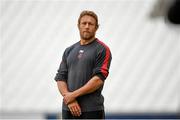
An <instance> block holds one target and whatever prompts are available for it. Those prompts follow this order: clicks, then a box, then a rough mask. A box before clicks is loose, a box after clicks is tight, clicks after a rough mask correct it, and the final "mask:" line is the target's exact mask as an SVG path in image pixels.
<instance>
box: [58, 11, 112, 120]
mask: <svg viewBox="0 0 180 120" xmlns="http://www.w3.org/2000/svg"><path fill="white" fill-rule="evenodd" d="M98 27H99V25H98V17H97V15H96V14H95V13H94V12H93V11H83V12H82V13H81V14H80V16H79V19H78V29H79V32H80V41H78V42H77V43H75V44H73V45H72V46H70V47H68V48H66V50H65V51H64V54H63V57H62V61H61V64H60V67H59V69H58V73H57V74H56V77H55V80H56V81H57V86H58V89H59V91H60V93H61V95H62V96H63V108H62V118H63V119H71V118H73V119H75V118H77V119H81V118H82V119H93V118H95V119H103V118H104V117H105V113H104V98H103V96H102V94H101V91H102V89H103V85H104V81H105V79H106V78H107V76H108V73H109V67H110V63H111V52H110V50H109V48H108V47H107V46H106V45H105V44H104V43H103V42H101V41H100V40H98V39H97V38H95V34H96V31H97V29H98Z"/></svg>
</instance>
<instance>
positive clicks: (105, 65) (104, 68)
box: [97, 39, 110, 77]
mask: <svg viewBox="0 0 180 120" xmlns="http://www.w3.org/2000/svg"><path fill="white" fill-rule="evenodd" d="M97 41H98V42H99V43H100V44H101V45H103V46H104V47H105V49H106V56H105V59H104V61H103V64H102V66H101V72H102V73H103V75H104V76H105V77H107V76H108V63H109V59H110V50H109V47H108V46H107V45H106V44H104V43H103V42H102V41H100V40H98V39H97Z"/></svg>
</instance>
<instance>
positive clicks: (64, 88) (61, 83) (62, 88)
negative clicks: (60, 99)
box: [57, 81, 69, 96]
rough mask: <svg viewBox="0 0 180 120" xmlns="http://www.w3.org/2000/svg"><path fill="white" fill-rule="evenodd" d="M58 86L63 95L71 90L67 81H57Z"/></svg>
mask: <svg viewBox="0 0 180 120" xmlns="http://www.w3.org/2000/svg"><path fill="white" fill-rule="evenodd" d="M57 86H58V89H59V92H60V93H61V95H62V96H64V95H65V93H68V92H69V91H68V88H67V83H66V82H65V81H57Z"/></svg>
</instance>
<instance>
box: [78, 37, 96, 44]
mask: <svg viewBox="0 0 180 120" xmlns="http://www.w3.org/2000/svg"><path fill="white" fill-rule="evenodd" d="M94 40H95V37H93V38H91V39H89V40H84V39H81V40H80V44H81V45H87V44H89V43H91V42H93V41H94Z"/></svg>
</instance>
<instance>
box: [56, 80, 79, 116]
mask: <svg viewBox="0 0 180 120" xmlns="http://www.w3.org/2000/svg"><path fill="white" fill-rule="evenodd" d="M57 86H58V89H59V92H60V93H61V95H62V96H63V97H64V95H65V94H66V93H68V92H69V91H68V87H67V83H66V82H65V81H57ZM68 108H69V110H70V111H71V114H72V115H73V116H80V115H81V108H80V106H79V104H78V102H77V101H76V100H74V101H73V102H71V103H69V104H68Z"/></svg>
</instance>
